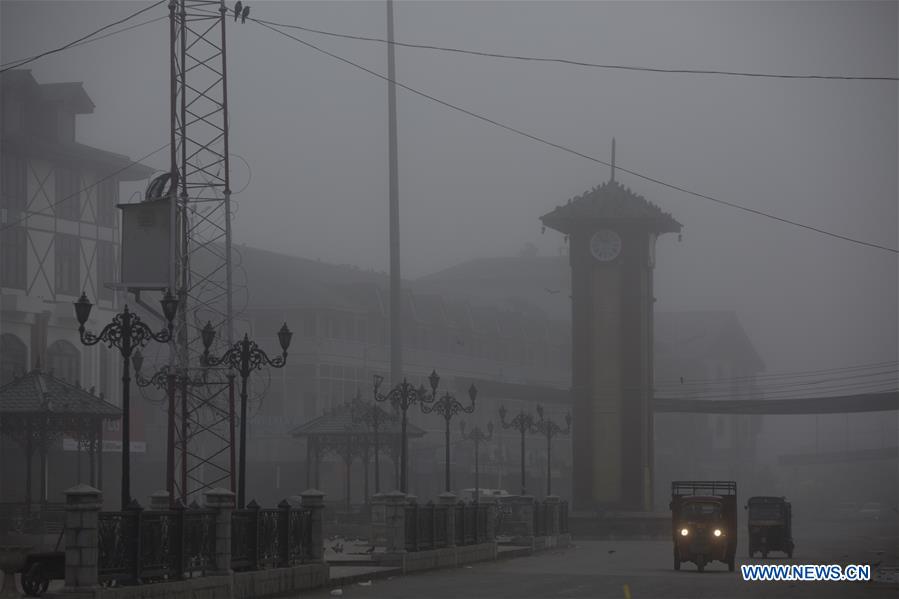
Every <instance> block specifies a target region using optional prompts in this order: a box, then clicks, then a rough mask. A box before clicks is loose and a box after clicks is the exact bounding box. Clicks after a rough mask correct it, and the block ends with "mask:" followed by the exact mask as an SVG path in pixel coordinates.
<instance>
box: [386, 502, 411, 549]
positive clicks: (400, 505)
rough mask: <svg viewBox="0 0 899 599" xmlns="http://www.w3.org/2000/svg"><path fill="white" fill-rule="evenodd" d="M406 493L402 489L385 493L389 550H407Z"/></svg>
mask: <svg viewBox="0 0 899 599" xmlns="http://www.w3.org/2000/svg"><path fill="white" fill-rule="evenodd" d="M406 505H407V500H406V495H405V494H404V493H402V492H401V491H391V492H390V493H385V494H384V507H385V513H386V518H385V520H386V523H387V525H386V528H387V552H388V553H405V552H406Z"/></svg>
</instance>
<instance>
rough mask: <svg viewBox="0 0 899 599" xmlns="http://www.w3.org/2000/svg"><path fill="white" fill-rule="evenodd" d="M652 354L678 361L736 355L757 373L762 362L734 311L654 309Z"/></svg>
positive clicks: (763, 366) (762, 364) (761, 366)
mask: <svg viewBox="0 0 899 599" xmlns="http://www.w3.org/2000/svg"><path fill="white" fill-rule="evenodd" d="M654 320H655V327H654V328H655V337H654V342H655V354H656V356H658V357H659V358H662V357H664V356H677V357H678V358H679V359H681V360H702V359H708V358H714V357H716V356H730V357H737V358H738V360H739V361H740V362H741V363H743V364H745V365H746V367H747V369H748V370H750V371H755V372H761V371H763V370H764V369H765V363H764V361H763V360H762V358H761V356H760V355H759V354H758V352H757V351H756V349H755V347H754V346H753V345H752V341H750V339H749V337H748V336H747V335H746V331H745V330H744V329H743V326H742V325H741V324H740V320H739V318H737V314H736V312H733V311H729V310H696V311H684V312H656V313H655V316H654Z"/></svg>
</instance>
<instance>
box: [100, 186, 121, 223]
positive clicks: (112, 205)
mask: <svg viewBox="0 0 899 599" xmlns="http://www.w3.org/2000/svg"><path fill="white" fill-rule="evenodd" d="M97 193H98V195H97V198H98V199H97V224H98V225H101V226H104V227H114V226H115V223H116V204H118V202H119V186H118V184H117V183H116V182H115V181H103V182H101V183H100V185H99V186H98V192H97Z"/></svg>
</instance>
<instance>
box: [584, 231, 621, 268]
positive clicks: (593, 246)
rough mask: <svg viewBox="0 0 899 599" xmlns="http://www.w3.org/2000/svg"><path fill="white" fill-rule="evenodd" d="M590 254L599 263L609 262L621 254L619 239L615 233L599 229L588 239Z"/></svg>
mask: <svg viewBox="0 0 899 599" xmlns="http://www.w3.org/2000/svg"><path fill="white" fill-rule="evenodd" d="M590 253H591V254H593V257H594V258H596V259H597V260H599V261H600V262H611V261H612V260H614V259H615V258H617V257H618V254H620V253H621V237H620V236H619V235H618V233H616V232H615V231H611V230H609V229H600V230H599V231H597V232H596V233H594V234H593V237H591V238H590Z"/></svg>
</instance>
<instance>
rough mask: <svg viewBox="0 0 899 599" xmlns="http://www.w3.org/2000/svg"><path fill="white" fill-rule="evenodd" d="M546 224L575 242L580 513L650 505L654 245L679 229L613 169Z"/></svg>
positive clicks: (575, 475)
mask: <svg viewBox="0 0 899 599" xmlns="http://www.w3.org/2000/svg"><path fill="white" fill-rule="evenodd" d="M613 173H614V171H613ZM540 220H541V221H542V222H543V224H544V225H545V226H547V227H549V228H551V229H555V230H556V231H560V232H562V233H564V234H565V235H566V236H568V239H569V243H570V245H569V259H570V264H571V293H572V295H571V330H572V335H571V339H572V352H571V359H572V376H571V393H572V408H573V409H572V411H573V416H574V418H573V422H574V430H573V439H572V449H573V458H574V471H573V472H572V480H573V493H574V497H573V506H574V509H576V510H592V509H595V508H602V509H614V510H626V511H642V510H650V509H651V508H652V470H651V469H652V460H653V458H652V456H653V448H652V413H651V411H650V401H651V399H652V385H653V364H652V360H653V303H654V301H655V298H654V297H653V268H654V265H655V264H654V263H655V244H656V239H657V238H658V236H659V235H661V234H663V233H678V232H680V230H681V225H680V223H678V222H677V221H676V220H674V218H672V217H671V215H670V214H667V213H664V212H662V211H661V210H660V209H659V208H658V206H656V205H654V204H652V203H650V202H648V201H647V200H646V199H645V198H643V197H641V196H638V195H636V194H635V193H633V192H632V191H631V190H630V189H627V188H625V187H623V186H622V185H621V184H619V183H617V182H615V181H614V174H613V180H611V181H609V182H608V183H604V184H603V185H600V186H599V187H596V188H594V189H592V190H590V191H588V192H586V193H584V194H583V195H581V196H579V197H576V198H573V199H571V200H569V201H568V203H567V204H565V205H563V206H559V207H557V208H556V209H555V210H553V211H552V212H550V213H548V214H546V215H544V216H542V217H541V219H540Z"/></svg>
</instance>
